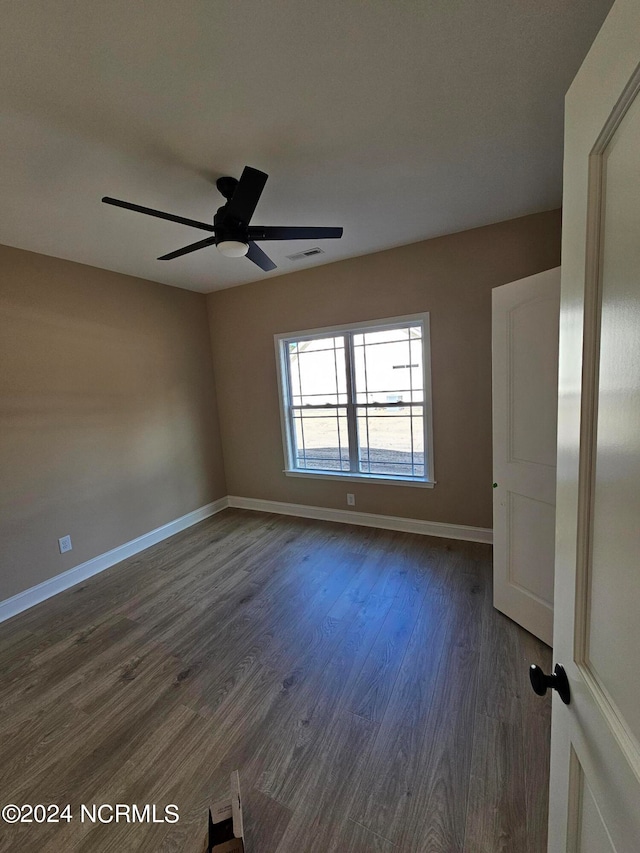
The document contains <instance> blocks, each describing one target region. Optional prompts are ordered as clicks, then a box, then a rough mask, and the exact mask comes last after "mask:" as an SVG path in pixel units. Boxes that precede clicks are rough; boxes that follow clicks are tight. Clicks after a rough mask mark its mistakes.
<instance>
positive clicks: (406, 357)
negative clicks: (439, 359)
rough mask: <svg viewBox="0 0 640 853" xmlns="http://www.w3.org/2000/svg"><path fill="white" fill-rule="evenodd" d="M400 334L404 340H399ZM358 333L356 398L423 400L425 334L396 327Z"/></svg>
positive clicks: (363, 400) (364, 399) (356, 347)
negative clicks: (423, 345)
mask: <svg viewBox="0 0 640 853" xmlns="http://www.w3.org/2000/svg"><path fill="white" fill-rule="evenodd" d="M418 332H420V330H418ZM399 334H402V335H403V338H402V340H398V335H399ZM358 337H359V338H360V341H361V343H360V345H358V346H356V345H355V341H354V362H355V364H354V372H355V384H356V402H358V403H378V404H380V405H384V404H385V403H397V402H407V403H419V402H422V401H423V399H424V389H423V371H422V337H421V334H420V336H419V337H416V333H415V330H414V329H411V330H410V329H396V330H390V331H385V332H372V333H367V334H364V335H359V336H358ZM386 338H394V339H393V340H386Z"/></svg>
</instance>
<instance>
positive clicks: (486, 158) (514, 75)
mask: <svg viewBox="0 0 640 853" xmlns="http://www.w3.org/2000/svg"><path fill="white" fill-rule="evenodd" d="M610 6H611V0H561V2H559V0H429V1H428V2H427V0H395V2H394V0H322V2H318V3H310V2H304V0H180V2H176V0H153V2H141V0H137V2H136V0H133V2H132V0H102V2H81V0H5V2H3V4H2V28H1V30H0V57H1V59H0V118H1V131H0V192H1V196H0V197H1V201H0V242H2V243H5V244H7V245H10V246H17V247H20V248H24V249H30V250H32V251H35V252H41V253H44V254H47V255H54V256H56V257H61V258H68V259H71V260H74V261H80V262H82V263H85V264H90V265H92V266H97V267H104V268H106V269H111V270H117V271H119V272H124V273H129V274H131V275H136V276H142V277H143V278H148V279H152V280H155V281H159V282H164V283H166V284H172V285H177V286H179V287H184V288H189V289H191V290H199V291H204V292H207V291H211V290H216V289H219V288H223V287H231V286H233V285H237V284H243V283H245V282H248V281H255V280H263V279H265V278H268V277H269V276H274V275H278V274H282V273H286V272H291V271H294V270H299V269H300V268H302V267H304V266H312V265H317V264H319V263H327V262H331V261H335V260H338V259H340V258H347V257H353V256H355V255H362V254H366V253H369V252H374V251H377V250H380V249H385V248H388V247H391V246H397V245H401V244H404V243H412V242H415V241H418V240H423V239H425V238H428V237H432V236H436V235H439V234H445V233H450V232H453V231H459V230H462V229H466V228H472V227H475V226H478V225H484V224H487V223H490V222H497V221H500V220H504V219H509V218H512V217H516V216H521V215H524V214H527V213H532V212H536V211H541V210H548V209H551V208H554V207H558V206H559V205H560V203H561V179H562V123H563V122H562V111H563V97H564V93H565V91H566V89H567V88H568V86H569V84H570V82H571V80H572V78H573V76H574V75H575V72H576V71H577V69H578V67H579V65H580V63H581V61H582V59H583V57H584V56H585V54H586V52H587V50H588V48H589V45H590V44H591V42H592V40H593V38H594V36H595V34H596V32H597V30H598V29H599V27H600V25H601V23H602V21H603V20H604V17H605V15H606V13H607V11H608V9H609V7H610ZM245 164H249V165H251V166H255V167H256V168H258V169H262V170H263V171H265V172H267V173H268V174H269V176H270V178H269V181H268V182H267V185H266V188H265V191H264V193H263V195H262V198H261V200H260V203H259V205H258V208H257V210H256V213H255V216H254V218H253V223H254V224H261V225H342V226H343V227H344V237H343V238H342V240H328V241H324V242H322V243H320V242H318V241H316V242H313V241H312V242H308V241H295V242H293V241H291V242H282V243H275V242H269V243H266V242H265V243H263V244H262V248H263V249H265V251H267V253H268V254H269V255H270V256H271V257H272V258H273V260H274V261H275V262H276V264H277V265H278V269H277V270H275V271H274V272H272V273H263V272H262V271H261V270H259V269H258V267H256V266H255V265H253V264H252V263H251V262H250V261H248V260H247V259H246V258H240V259H231V258H225V257H223V256H222V255H221V254H220V253H219V252H217V251H216V249H215V248H213V247H212V248H208V249H205V250H203V251H200V252H196V253H194V254H191V255H187V256H185V257H183V258H179V259H177V260H174V261H165V262H163V261H157V260H156V258H157V256H158V255H161V254H164V253H166V252H169V251H172V250H173V249H177V248H179V247H181V246H184V245H186V244H188V243H190V242H195V241H196V240H201V239H202V238H203V237H204V236H205V235H204V234H203V233H202V232H201V231H195V230H194V229H190V228H187V227H185V226H182V225H177V224H173V223H168V222H164V221H161V220H158V219H152V218H150V217H145V216H142V215H140V214H137V213H131V212H128V211H125V210H121V209H118V208H114V207H108V206H107V205H103V204H101V203H100V198H101V197H102V196H103V195H111V196H115V197H117V198H122V199H125V200H127V201H132V202H135V203H137V204H142V205H146V206H149V207H155V208H158V209H160V210H165V211H169V212H171V213H175V214H179V215H182V216H186V217H189V218H192V219H201V220H204V221H207V222H210V221H211V219H212V216H213V214H214V212H215V210H216V208H217V207H218V206H219V205H220V204H222V203H223V199H222V197H221V196H220V195H219V194H218V192H217V190H216V188H215V179H216V178H217V177H219V176H220V175H223V174H229V175H233V176H235V177H239V176H240V173H241V171H242V168H243V166H244V165H245ZM315 245H320V246H321V248H323V249H324V251H325V254H323V255H320V256H318V257H317V258H315V259H309V260H307V261H305V262H302V263H300V262H298V263H293V262H291V261H289V260H287V259H286V255H289V254H292V253H293V252H297V251H301V250H303V249H305V248H310V247H311V246H315Z"/></svg>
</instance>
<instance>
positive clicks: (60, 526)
mask: <svg viewBox="0 0 640 853" xmlns="http://www.w3.org/2000/svg"><path fill="white" fill-rule="evenodd" d="M0 276H1V278H0V431H1V433H2V440H1V441H0V470H1V472H2V473H1V476H0V600H3V599H6V598H8V597H10V596H12V595H15V594H16V593H17V592H20V591H21V590H23V589H26V588H28V587H30V586H33V585H34V584H37V583H40V582H41V581H43V580H46V579H47V578H50V577H52V576H53V575H57V574H59V573H60V572H63V571H66V570H67V569H69V568H72V567H73V566H76V565H78V564H79V563H82V562H84V561H85V560H88V559H90V558H92V557H95V556H97V555H98V554H102V553H104V552H105V551H108V550H110V549H111V548H114V547H116V546H118V545H121V544H122V543H124V542H126V541H128V540H130V539H133V538H135V537H137V536H140V535H142V534H144V533H147V532H149V531H150V530H152V529H154V528H156V527H158V526H160V525H162V524H165V523H166V522H169V521H172V520H173V519H175V518H178V517H179V516H181V515H184V514H185V513H188V512H190V511H191V510H194V509H196V508H197V507H200V506H203V505H204V504H206V503H208V502H210V501H212V500H215V499H216V498H219V497H221V496H223V495H225V494H226V493H227V489H226V484H225V477H224V468H223V463H222V455H221V451H220V442H219V435H218V421H217V412H216V402H215V390H214V383H213V372H212V362H211V348H210V339H209V328H208V323H207V312H206V304H205V297H204V296H203V295H202V294H198V293H190V292H188V291H185V290H179V289H177V288H171V287H166V286H164V285H160V284H155V283H152V282H148V281H143V280H141V279H136V278H131V277H128V276H124V275H119V274H117V273H112V272H107V271H104V270H99V269H95V268H93V267H87V266H83V265H81V264H75V263H71V262H68V261H62V260H57V259H54V258H49V257H46V256H44V255H36V254H33V253H31V252H24V251H20V250H18V249H10V248H7V247H0ZM66 534H70V535H71V538H72V541H73V551H71V552H70V553H68V554H65V555H60V554H59V553H58V545H57V540H58V538H59V537H61V536H64V535H66Z"/></svg>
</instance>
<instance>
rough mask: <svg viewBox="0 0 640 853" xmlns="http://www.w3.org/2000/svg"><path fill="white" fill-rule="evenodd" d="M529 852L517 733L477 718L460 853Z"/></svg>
mask: <svg viewBox="0 0 640 853" xmlns="http://www.w3.org/2000/svg"><path fill="white" fill-rule="evenodd" d="M530 849H531V848H530V847H529V842H528V838H527V816H526V795H525V786H524V764H523V754H522V738H521V731H520V728H519V726H518V725H517V724H516V723H513V722H505V721H501V720H497V719H495V718H494V717H486V716H484V715H483V714H478V716H477V718H476V724H475V736H474V751H473V764H472V768H471V787H470V795H469V807H468V812H467V820H466V831H465V840H464V848H463V850H464V853H514V851H516V850H517V851H518V853H527V851H529V850H530ZM536 853H538V851H536ZM539 853H542V851H539Z"/></svg>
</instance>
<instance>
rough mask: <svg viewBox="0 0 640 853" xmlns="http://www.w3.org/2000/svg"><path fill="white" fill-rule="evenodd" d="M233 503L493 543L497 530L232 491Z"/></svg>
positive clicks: (246, 507)
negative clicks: (249, 495) (285, 500)
mask: <svg viewBox="0 0 640 853" xmlns="http://www.w3.org/2000/svg"><path fill="white" fill-rule="evenodd" d="M229 506H231V507H238V508H239V509H253V510H257V511H258V512H274V513H277V514H279V515H297V516H300V517H301V518H317V519H320V520H321V521H339V522H341V523H343V524H359V525H362V526H364V527H381V528H383V529H384V530H399V531H401V532H402V533H420V534H422V535H424V536H442V537H444V538H445V539H463V540H465V541H467V542H485V543H487V544H489V545H490V544H491V543H492V542H493V530H491V528H487V527H468V526H467V525H465V524H442V522H440V521H422V519H419V518H401V517H399V516H395V515H377V514H375V513H372V512H355V511H353V510H348V509H327V508H326V507H320V506H305V505H304V504H290V503H282V502H281V501H265V500H261V499H259V498H241V497H238V496H236V495H229Z"/></svg>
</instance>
